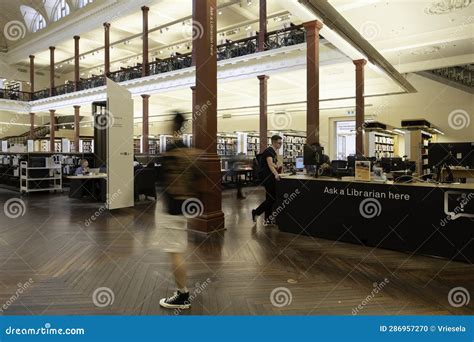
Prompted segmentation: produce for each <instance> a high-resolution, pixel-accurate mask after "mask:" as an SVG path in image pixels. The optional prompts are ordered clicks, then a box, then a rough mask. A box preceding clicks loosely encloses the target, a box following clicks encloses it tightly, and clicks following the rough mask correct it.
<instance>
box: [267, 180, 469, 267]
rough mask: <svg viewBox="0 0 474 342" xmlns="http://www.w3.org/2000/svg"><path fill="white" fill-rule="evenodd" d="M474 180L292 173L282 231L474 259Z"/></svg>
mask: <svg viewBox="0 0 474 342" xmlns="http://www.w3.org/2000/svg"><path fill="white" fill-rule="evenodd" d="M473 209H474V184H457V185H456V184H452V185H436V184H427V183H414V184H398V183H397V184H384V183H371V182H354V181H342V180H337V179H323V178H319V179H315V178H310V177H307V176H303V175H301V176H286V177H282V179H281V180H280V181H279V182H278V183H277V201H276V203H275V207H274V214H273V215H274V217H275V219H276V223H277V225H278V227H279V229H280V230H282V231H285V232H291V233H296V234H307V235H312V236H317V237H320V238H324V239H330V240H337V241H343V242H351V243H356V244H361V245H366V246H373V247H380V248H388V249H393V250H398V251H406V252H409V253H417V254H425V255H432V256H440V257H445V258H448V259H453V260H458V261H464V262H470V263H472V262H474V210H473Z"/></svg>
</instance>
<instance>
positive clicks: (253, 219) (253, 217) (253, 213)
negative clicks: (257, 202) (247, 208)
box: [252, 209, 257, 222]
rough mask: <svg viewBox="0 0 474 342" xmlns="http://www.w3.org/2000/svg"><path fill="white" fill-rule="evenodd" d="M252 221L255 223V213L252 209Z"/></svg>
mask: <svg viewBox="0 0 474 342" xmlns="http://www.w3.org/2000/svg"><path fill="white" fill-rule="evenodd" d="M252 221H253V222H257V211H256V210H255V209H252Z"/></svg>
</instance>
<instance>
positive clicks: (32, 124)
mask: <svg viewBox="0 0 474 342" xmlns="http://www.w3.org/2000/svg"><path fill="white" fill-rule="evenodd" d="M34 138H35V113H30V139H34Z"/></svg>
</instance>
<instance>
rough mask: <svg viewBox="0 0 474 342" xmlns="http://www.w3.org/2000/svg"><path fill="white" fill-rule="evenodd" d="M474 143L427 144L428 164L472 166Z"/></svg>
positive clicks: (473, 164) (473, 162) (473, 165)
mask: <svg viewBox="0 0 474 342" xmlns="http://www.w3.org/2000/svg"><path fill="white" fill-rule="evenodd" d="M473 150H474V143H471V142H467V143H432V144H429V145H428V165H429V167H430V168H432V169H433V168H440V167H443V166H444V165H449V166H465V167H474V152H473Z"/></svg>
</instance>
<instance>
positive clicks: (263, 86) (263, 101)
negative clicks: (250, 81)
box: [257, 75, 269, 153]
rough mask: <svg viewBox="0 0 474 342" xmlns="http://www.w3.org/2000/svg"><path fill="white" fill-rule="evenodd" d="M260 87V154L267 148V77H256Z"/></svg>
mask: <svg viewBox="0 0 474 342" xmlns="http://www.w3.org/2000/svg"><path fill="white" fill-rule="evenodd" d="M257 77H258V80H259V87H260V116H259V118H260V119H259V130H260V150H259V152H260V153H262V152H263V151H264V150H265V149H266V148H267V146H268V141H267V140H268V119H267V80H268V79H269V76H267V75H260V76H257Z"/></svg>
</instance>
